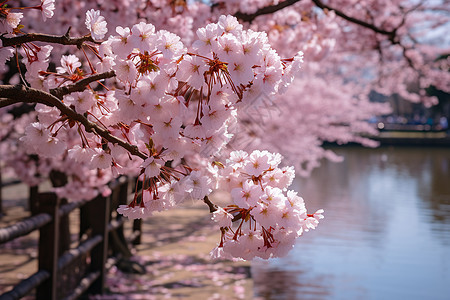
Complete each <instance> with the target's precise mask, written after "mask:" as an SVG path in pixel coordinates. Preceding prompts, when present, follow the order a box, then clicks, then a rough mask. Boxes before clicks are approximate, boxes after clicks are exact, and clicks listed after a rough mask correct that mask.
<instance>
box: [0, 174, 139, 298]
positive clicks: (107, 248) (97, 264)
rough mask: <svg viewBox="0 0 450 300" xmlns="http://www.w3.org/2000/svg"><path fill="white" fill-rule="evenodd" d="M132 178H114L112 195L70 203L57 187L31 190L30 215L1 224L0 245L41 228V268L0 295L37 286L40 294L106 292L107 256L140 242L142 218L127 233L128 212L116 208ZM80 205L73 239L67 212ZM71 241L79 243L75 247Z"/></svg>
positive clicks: (26, 291)
mask: <svg viewBox="0 0 450 300" xmlns="http://www.w3.org/2000/svg"><path fill="white" fill-rule="evenodd" d="M129 185H130V182H129V181H128V180H127V179H125V178H120V179H119V180H117V181H115V182H114V183H112V184H111V190H112V193H111V195H110V196H108V197H103V196H98V197H96V198H94V199H92V200H90V201H80V202H72V203H68V202H67V201H66V200H65V199H59V198H58V197H57V196H56V195H55V194H54V193H37V191H36V190H34V191H33V190H31V191H30V204H32V207H31V206H30V210H32V211H33V213H32V216H31V217H29V218H26V219H24V220H21V221H18V222H17V223H15V224H13V225H10V226H8V227H5V228H1V229H0V245H2V244H4V243H7V242H9V241H12V240H14V239H17V238H19V237H21V236H25V235H28V234H29V233H31V232H33V231H35V230H38V231H39V241H38V270H37V272H35V273H34V274H32V275H31V276H29V277H28V278H26V279H24V280H22V281H21V282H20V283H19V284H17V285H16V286H14V288H13V289H12V290H10V291H8V292H6V293H4V294H2V295H0V300H6V299H19V298H21V297H23V296H25V295H28V294H30V293H32V292H33V291H35V295H36V299H45V300H53V299H77V298H78V297H80V296H82V295H86V294H102V293H103V292H104V288H105V276H106V272H107V260H108V258H109V259H110V261H109V262H111V261H112V262H113V263H114V262H115V261H117V259H119V258H120V257H121V256H122V257H123V256H125V258H126V257H127V256H129V255H131V253H130V252H129V246H128V245H129V244H130V243H134V244H137V243H140V236H141V226H142V224H141V222H140V220H135V221H134V224H133V232H132V234H131V237H128V239H126V238H125V236H124V222H125V218H124V217H123V216H121V215H118V214H114V215H115V216H114V217H112V215H113V214H112V212H113V211H114V210H115V208H117V207H118V205H120V204H125V203H127V201H128V196H129ZM76 209H79V218H80V220H79V224H80V230H79V236H78V238H77V240H76V241H71V240H70V229H69V214H70V213H72V212H74V211H75V210H76ZM71 244H72V245H74V244H75V247H72V248H71Z"/></svg>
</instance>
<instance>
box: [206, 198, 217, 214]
mask: <svg viewBox="0 0 450 300" xmlns="http://www.w3.org/2000/svg"><path fill="white" fill-rule="evenodd" d="M203 202H205V203H206V205H208V207H209V212H210V213H213V212H215V211H216V210H217V208H218V206H217V205H216V204H214V203H212V202H211V200H209V198H208V196H205V197H204V198H203Z"/></svg>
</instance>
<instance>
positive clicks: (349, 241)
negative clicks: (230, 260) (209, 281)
mask: <svg viewBox="0 0 450 300" xmlns="http://www.w3.org/2000/svg"><path fill="white" fill-rule="evenodd" d="M336 152H337V153H338V154H340V155H342V156H344V157H345V160H344V162H342V163H332V162H323V163H322V166H321V167H320V168H318V169H316V170H315V171H314V172H313V174H312V176H311V177H310V178H307V179H302V178H297V179H296V181H295V183H294V188H295V189H296V190H297V191H299V194H300V195H301V196H303V198H304V199H305V201H306V204H307V208H308V210H309V211H312V212H313V211H315V210H316V209H319V208H323V209H325V219H323V220H322V223H321V224H320V226H319V228H317V229H316V230H315V231H312V232H307V233H305V235H304V236H303V237H301V238H300V239H299V240H298V243H297V245H296V246H295V248H294V249H293V250H292V251H291V252H290V254H289V255H288V256H287V257H285V258H283V259H276V260H271V261H269V262H263V261H257V262H254V263H253V266H252V275H253V277H254V279H255V296H259V297H261V298H262V299H289V300H291V299H410V300H413V299H421V300H422V299H427V300H428V299H433V300H434V299H436V300H441V299H442V300H448V299H450V148H409V147H382V148H378V149H365V148H359V147H354V148H353V147H345V148H340V149H336Z"/></svg>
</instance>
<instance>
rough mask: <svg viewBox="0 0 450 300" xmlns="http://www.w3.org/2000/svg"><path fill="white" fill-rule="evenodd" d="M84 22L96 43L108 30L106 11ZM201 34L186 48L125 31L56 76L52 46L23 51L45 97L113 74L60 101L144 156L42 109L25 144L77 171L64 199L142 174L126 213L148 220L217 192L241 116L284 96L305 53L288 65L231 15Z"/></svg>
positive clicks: (171, 37) (149, 31) (63, 61)
mask: <svg viewBox="0 0 450 300" xmlns="http://www.w3.org/2000/svg"><path fill="white" fill-rule="evenodd" d="M85 24H86V27H87V29H88V30H89V31H90V36H91V37H92V39H93V41H94V42H97V41H98V40H100V39H101V38H103V37H104V35H105V33H106V31H107V29H106V26H107V23H106V21H105V18H104V17H102V16H101V14H100V12H99V11H95V10H89V11H88V12H87V13H86V22H85ZM196 34H197V37H198V39H197V40H196V41H194V42H193V44H192V47H190V49H188V48H187V47H186V46H184V44H183V43H182V41H181V39H180V37H178V36H177V35H175V34H173V33H170V32H168V31H165V30H160V31H156V29H155V27H154V26H153V25H152V24H149V23H145V22H140V23H138V24H135V25H133V26H132V27H131V28H130V27H120V26H118V27H117V28H116V35H112V36H110V37H109V38H108V39H107V40H106V41H104V42H102V43H100V42H98V45H96V44H95V43H86V44H85V47H86V50H88V51H90V53H91V54H89V55H88V54H87V53H86V51H83V54H84V59H80V58H79V57H78V56H77V55H74V54H69V55H62V56H61V58H60V63H59V66H57V67H56V71H55V72H54V71H50V70H49V68H48V67H49V59H50V57H51V55H52V50H53V47H52V46H49V45H46V46H38V45H36V44H34V43H25V44H24V45H23V47H22V48H23V50H22V51H23V54H24V59H23V63H24V64H25V66H26V67H27V72H26V76H25V78H26V79H27V81H28V82H29V83H30V85H31V86H32V87H34V88H37V89H42V90H44V91H47V92H50V91H53V90H55V89H60V88H63V87H70V86H71V85H72V84H74V83H76V82H77V81H79V80H82V79H83V78H86V76H88V75H89V74H92V75H93V74H97V73H99V72H111V71H113V72H114V79H111V80H109V81H105V82H98V83H97V84H93V86H89V87H88V88H87V89H85V90H82V91H75V92H70V93H66V94H65V95H64V96H63V97H62V103H63V104H64V105H65V106H66V107H67V109H70V110H72V111H74V112H75V113H77V114H80V115H83V116H85V117H86V118H87V120H88V121H90V122H92V123H95V124H97V126H100V127H102V128H104V129H106V130H107V131H108V133H109V134H112V135H113V136H116V137H120V138H122V139H124V140H125V141H126V142H127V143H128V144H129V145H133V146H135V147H136V149H137V151H138V152H137V153H138V154H136V153H131V152H130V151H129V150H127V149H125V148H123V147H121V146H118V145H117V144H116V143H114V142H111V141H109V140H108V139H106V138H104V137H103V136H101V135H99V134H97V133H96V132H95V131H93V130H87V128H86V127H85V126H83V125H82V124H81V123H80V122H77V121H76V120H73V119H71V118H70V117H69V116H67V115H61V111H60V109H58V108H56V107H48V106H46V105H43V104H37V105H36V108H35V110H36V112H37V122H30V124H29V126H27V127H26V128H25V130H24V136H23V137H21V138H20V142H21V143H22V146H23V148H24V149H27V153H28V154H38V155H39V156H40V157H41V158H48V159H56V160H59V161H61V162H64V163H63V164H61V165H62V166H67V165H68V164H77V165H78V166H77V167H75V168H73V170H74V172H73V173H72V172H71V170H67V171H65V173H66V174H68V175H71V178H72V179H71V180H70V182H69V183H68V184H66V185H65V186H64V187H59V188H58V189H57V190H58V191H59V193H60V194H65V195H66V196H71V197H72V198H75V199H81V198H82V197H87V196H90V195H92V193H93V192H98V190H92V189H89V188H88V189H87V191H85V192H81V191H82V189H81V188H80V183H81V182H83V181H84V180H86V177H84V176H85V174H89V173H94V174H97V176H95V175H94V176H92V178H96V179H97V180H99V179H100V178H102V179H103V180H104V179H106V178H111V177H112V176H117V175H119V174H130V173H131V174H133V170H137V172H136V171H134V174H135V175H138V176H139V178H140V179H141V180H142V181H143V184H144V189H143V192H137V191H136V193H135V198H134V200H133V201H132V202H131V203H130V204H128V205H123V206H121V207H119V209H118V211H119V212H120V213H122V214H124V215H126V216H127V217H129V218H142V217H146V216H149V215H151V214H152V213H153V212H155V211H161V210H164V209H168V208H170V207H173V206H174V205H176V204H178V203H179V202H182V201H184V200H185V199H204V198H205V197H207V196H208V195H209V194H210V193H211V192H212V190H213V188H214V185H215V181H216V180H217V179H218V178H219V177H220V174H219V173H217V172H216V170H215V169H214V168H212V167H205V166H208V165H209V164H208V161H209V160H210V159H211V158H212V157H213V156H214V155H217V154H218V153H220V152H221V150H223V149H224V147H225V146H226V145H227V143H228V141H229V140H230V139H231V137H232V136H233V132H229V131H228V129H229V128H230V127H231V125H232V124H234V123H235V122H236V116H237V114H238V111H239V109H241V108H243V107H246V106H248V105H251V103H252V102H251V101H253V100H254V98H255V97H256V96H257V95H261V94H263V95H265V96H266V97H268V96H272V95H275V94H278V93H281V92H282V91H284V90H285V89H286V87H287V86H288V85H289V84H290V83H291V82H292V80H293V78H294V75H295V74H296V73H297V72H298V70H299V69H300V64H301V63H302V53H301V52H300V53H298V54H297V55H296V56H294V57H292V58H290V59H281V58H280V57H279V55H278V54H277V52H276V51H275V50H274V49H273V48H272V47H271V46H270V44H269V43H268V38H267V35H266V34H265V33H263V32H256V31H253V30H244V29H243V26H242V25H241V24H240V23H239V22H238V21H237V19H236V18H235V17H232V16H221V17H220V18H219V20H218V22H217V23H212V24H208V25H207V26H205V27H203V28H199V29H198V30H197V33H196ZM83 50H84V48H83ZM92 54H93V56H92ZM95 60H96V62H95ZM84 62H87V65H85V66H84V67H83V64H84ZM95 85H96V86H95ZM195 166H196V167H195ZM53 167H54V169H56V167H57V166H56V165H54V166H53ZM57 170H58V169H57ZM59 170H60V169H59ZM61 171H62V170H61ZM77 173H78V176H77ZM105 174H106V175H105ZM87 186H88V187H91V186H89V185H87ZM77 190H79V191H78V194H77V195H74V194H75V193H76V192H77ZM89 192H91V193H89ZM103 193H105V191H104V192H103Z"/></svg>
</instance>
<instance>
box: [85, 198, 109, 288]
mask: <svg viewBox="0 0 450 300" xmlns="http://www.w3.org/2000/svg"><path fill="white" fill-rule="evenodd" d="M110 202H111V198H110V197H103V196H101V195H99V196H97V197H96V198H94V199H93V200H91V201H89V202H88V203H86V209H87V211H86V213H87V218H88V219H89V223H90V225H91V228H92V236H96V235H101V236H102V237H103V240H102V242H101V243H99V244H98V245H97V246H95V247H94V248H93V249H92V251H91V272H96V271H100V276H99V277H98V278H97V279H96V280H95V281H94V282H93V283H92V285H91V287H90V288H89V290H88V293H89V294H102V293H103V289H104V286H105V278H106V261H107V259H108V224H109V220H110V216H111V212H110Z"/></svg>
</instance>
